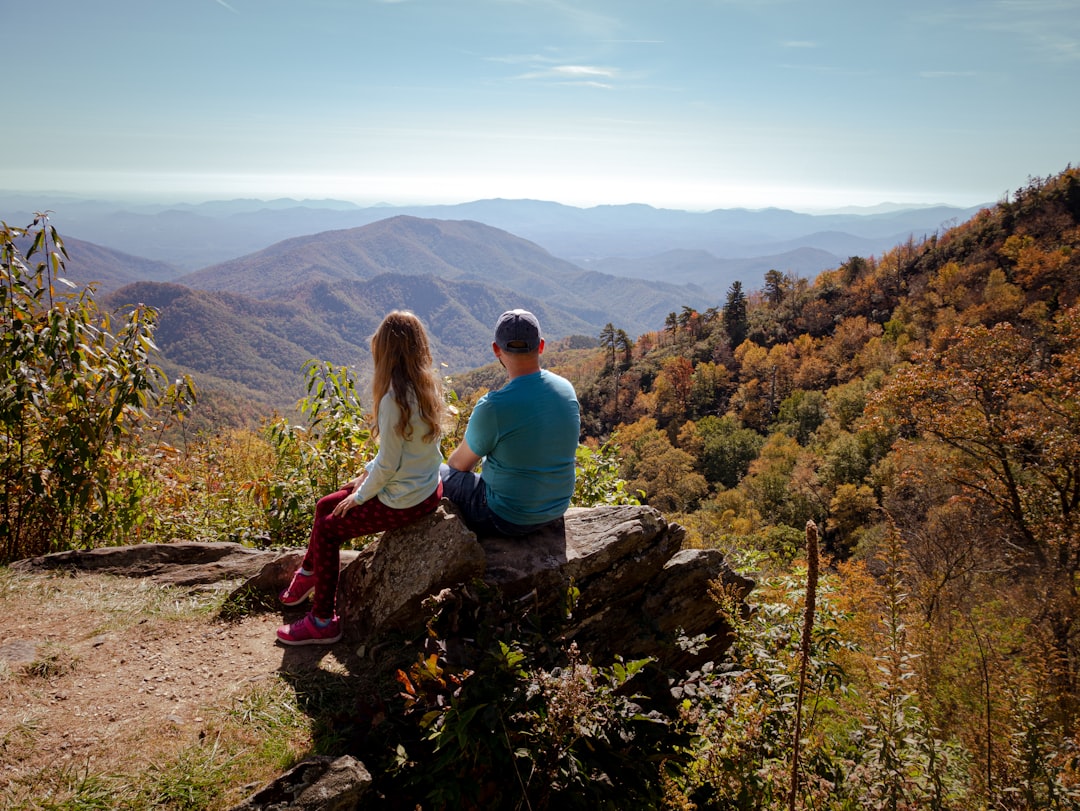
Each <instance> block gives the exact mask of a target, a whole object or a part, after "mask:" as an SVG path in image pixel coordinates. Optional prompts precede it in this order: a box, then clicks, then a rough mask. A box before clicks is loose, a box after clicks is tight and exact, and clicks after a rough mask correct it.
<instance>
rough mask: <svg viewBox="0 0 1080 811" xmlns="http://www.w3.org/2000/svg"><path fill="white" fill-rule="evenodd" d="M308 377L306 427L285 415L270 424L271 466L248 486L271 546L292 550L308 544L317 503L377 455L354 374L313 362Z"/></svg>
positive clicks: (303, 402) (304, 407)
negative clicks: (262, 519) (365, 420)
mask: <svg viewBox="0 0 1080 811" xmlns="http://www.w3.org/2000/svg"><path fill="white" fill-rule="evenodd" d="M305 374H306V375H307V392H308V395H307V397H305V398H304V399H302V400H301V401H300V402H299V403H298V404H297V408H298V410H299V411H300V413H301V414H302V415H304V416H305V417H307V424H306V425H295V424H293V423H290V422H289V421H288V420H287V419H285V418H283V417H282V418H278V419H277V420H275V421H273V422H272V423H270V424H269V426H268V427H267V437H268V439H269V441H270V445H271V447H272V448H273V450H274V465H273V468H272V469H271V470H269V471H267V472H266V473H265V474H264V475H262V476H259V477H257V478H255V479H253V480H251V481H250V482H248V484H247V488H248V490H249V491H250V492H251V495H252V497H253V498H254V499H255V503H256V504H258V505H259V507H260V508H261V509H262V510H263V511H264V513H265V516H266V520H267V525H268V528H269V533H270V537H269V540H270V542H272V543H281V544H286V545H290V546H296V545H302V544H303V543H305V542H306V540H307V535H308V532H309V531H310V529H311V522H312V521H313V520H314V517H315V503H316V502H317V501H318V500H319V499H320V498H322V497H323V496H324V495H326V494H327V493H332V492H334V491H335V490H337V489H338V488H340V487H341V486H342V485H343V484H344V483H345V482H346V481H348V480H349V479H351V478H352V477H353V476H355V475H356V474H357V473H358V472H359V471H360V468H361V467H362V466H363V465H364V463H366V462H367V461H368V460H370V459H371V458H373V457H374V455H375V452H374V449H373V448H372V447H371V431H370V430H369V429H368V428H367V427H365V424H364V413H363V408H362V407H361V405H360V397H359V394H358V393H357V390H356V378H355V377H354V376H353V374H352V373H351V372H350V371H349V370H348V369H347V368H345V367H341V368H335V367H334V366H333V365H331V364H329V363H325V362H320V361H311V362H309V363H308V365H307V366H306V367H305Z"/></svg>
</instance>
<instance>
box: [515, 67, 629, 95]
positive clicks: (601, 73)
mask: <svg viewBox="0 0 1080 811" xmlns="http://www.w3.org/2000/svg"><path fill="white" fill-rule="evenodd" d="M515 78H517V79H519V80H523V81H548V82H557V83H559V84H576V85H585V86H588V87H600V88H605V89H608V88H611V87H613V85H612V82H613V81H615V80H616V79H618V78H619V71H618V69H616V68H608V67H599V66H596V65H553V66H552V67H548V68H543V69H541V70H533V71H529V72H528V73H522V74H519V75H518V76H516V77H515Z"/></svg>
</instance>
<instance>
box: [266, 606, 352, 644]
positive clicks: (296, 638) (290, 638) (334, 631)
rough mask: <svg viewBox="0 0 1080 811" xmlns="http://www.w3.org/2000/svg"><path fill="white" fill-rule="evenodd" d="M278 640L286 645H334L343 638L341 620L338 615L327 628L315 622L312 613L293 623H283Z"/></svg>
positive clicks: (278, 632) (278, 630)
mask: <svg viewBox="0 0 1080 811" xmlns="http://www.w3.org/2000/svg"><path fill="white" fill-rule="evenodd" d="M277 638H278V641H279V642H281V643H282V644H284V645H333V644H334V643H335V642H337V641H338V640H340V639H341V621H340V620H339V619H338V617H337V615H336V614H335V615H334V618H333V619H331V620H330V624H329V625H327V626H326V627H325V628H320V627H319V626H318V625H316V624H315V619H314V617H312V616H311V614H310V613H307V614H305V615H304V618H303V619H300V620H297V621H296V622H294V623H293V624H292V625H282V626H281V627H280V628H278V629H277Z"/></svg>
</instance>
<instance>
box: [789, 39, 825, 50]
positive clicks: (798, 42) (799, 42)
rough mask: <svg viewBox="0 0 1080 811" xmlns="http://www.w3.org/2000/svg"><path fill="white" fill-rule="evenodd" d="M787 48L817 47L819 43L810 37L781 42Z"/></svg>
mask: <svg viewBox="0 0 1080 811" xmlns="http://www.w3.org/2000/svg"><path fill="white" fill-rule="evenodd" d="M780 44H781V45H782V46H783V47H785V48H816V47H818V44H817V43H816V42H812V41H811V40H808V39H791V40H788V41H787V42H782V43H780Z"/></svg>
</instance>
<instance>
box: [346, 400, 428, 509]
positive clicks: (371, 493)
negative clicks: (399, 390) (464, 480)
mask: <svg viewBox="0 0 1080 811" xmlns="http://www.w3.org/2000/svg"><path fill="white" fill-rule="evenodd" d="M400 415H401V409H399V408H398V404H397V403H396V402H395V401H394V397H393V392H390V391H388V392H387V393H386V394H385V395H383V398H382V401H381V402H380V403H379V452H378V453H377V454H376V455H375V458H374V459H372V460H371V461H370V462H368V463H367V465H365V467H366V469H367V478H365V479H364V481H363V483H362V484H361V485H360V487H358V488H357V489H356V491H355V492H354V493H353V496H352V497H353V500H354V501H355V502H356V503H357V504H362V503H363V502H365V501H367V500H368V499H370V498H373V497H377V498H378V499H379V501H381V502H382V503H383V504H385V505H386V506H387V507H391V508H393V509H395V510H403V509H406V508H407V507H415V506H416V505H417V504H419V503H420V502H421V501H423V500H424V499H425V498H427V497H428V496H430V495H431V494H432V493H433V492H435V488H436V487H437V486H438V484H439V465H440V464H441V463H442V451H441V450H440V448H439V440H438V438H437V437H436V438H435V439H433V440H432V441H431V442H425V441H424V435H425V434H426V433H427V432H428V425H427V423H426V422H424V420H423V419H422V418H421V417H420V409H419V407H418V406H417V405H416V404H415V403H413V409H412V418H411V419H410V421H409V422H410V425H411V426H412V438H411V439H409V440H404V439H402V438H401V435H400V434H399V433H398V432H397V422H398V419H399V417H400Z"/></svg>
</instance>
